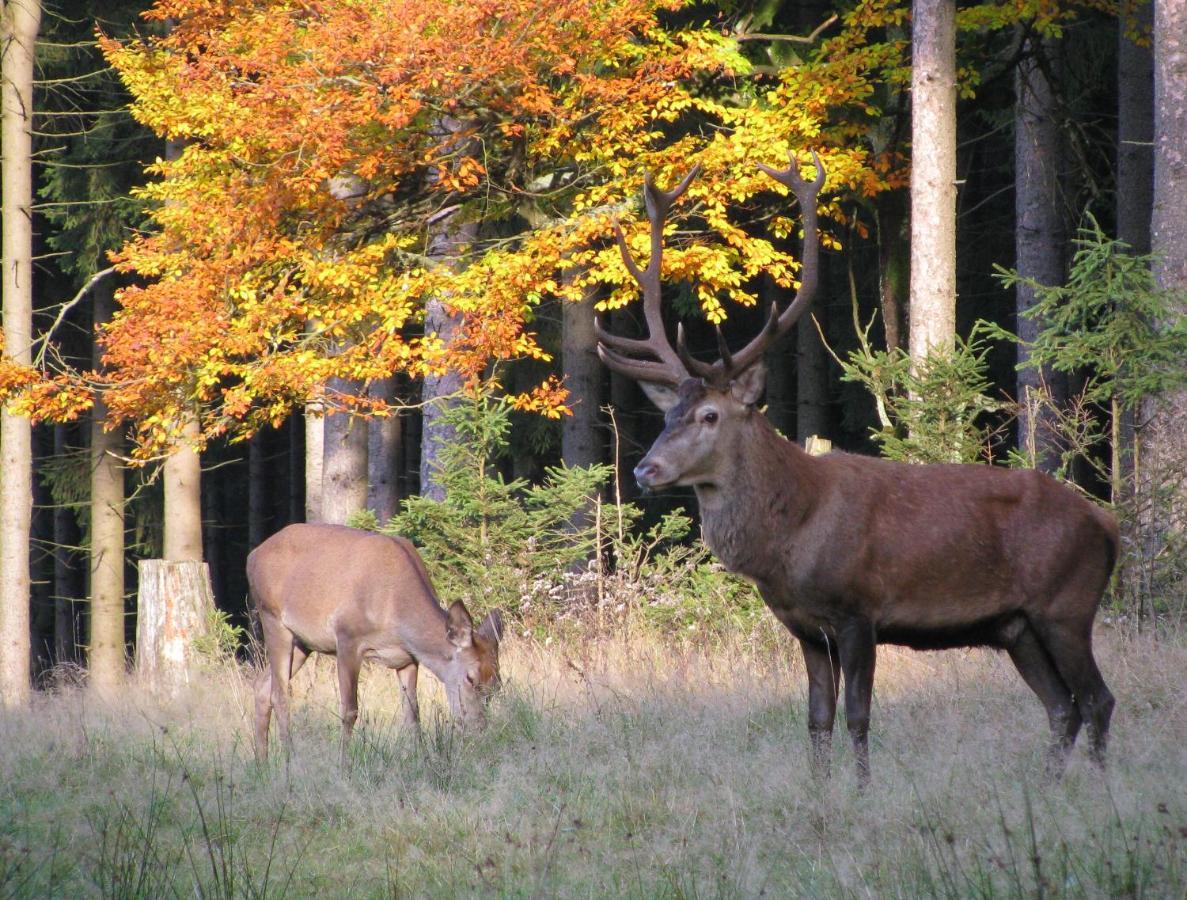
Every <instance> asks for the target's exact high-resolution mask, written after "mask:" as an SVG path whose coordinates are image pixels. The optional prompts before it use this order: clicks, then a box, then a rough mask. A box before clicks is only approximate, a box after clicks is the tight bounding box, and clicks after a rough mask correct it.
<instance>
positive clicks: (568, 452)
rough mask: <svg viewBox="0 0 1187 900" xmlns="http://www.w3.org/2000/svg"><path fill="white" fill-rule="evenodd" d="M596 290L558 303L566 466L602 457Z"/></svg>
mask: <svg viewBox="0 0 1187 900" xmlns="http://www.w3.org/2000/svg"><path fill="white" fill-rule="evenodd" d="M596 299H597V294H596V291H595V290H593V289H587V291H586V294H585V296H584V297H583V298H582V299H581V301H580V302H576V303H575V302H571V301H562V302H561V359H562V362H563V364H564V367H565V369H564V371H565V387H567V388H568V389H569V410H570V411H571V412H572V415H569V416H562V417H561V459H562V460H563V461H564V463H565V465H566V466H592V465H597V464H598V463H600V462H602V461H603V460H604V459H605V447H604V444H605V440H604V436H603V434H604V433H603V431H602V422H601V418H602V403H603V397H602V384H603V376H604V374H605V373H604V372H603V371H602V363H601V361H600V360H599V359H598V356H597V349H596V344H597V337H596V335H595V334H594V302H595V300H596Z"/></svg>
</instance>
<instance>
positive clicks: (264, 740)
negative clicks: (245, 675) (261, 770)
mask: <svg viewBox="0 0 1187 900" xmlns="http://www.w3.org/2000/svg"><path fill="white" fill-rule="evenodd" d="M269 665H270V663H265V664H264V669H263V671H261V672H260V674H259V676H257V678H256V683H255V700H256V732H255V738H256V759H258V760H264V759H267V758H268V727H269V725H270V724H271V722H272V673H271V672H270V671H269V670H268V669H269Z"/></svg>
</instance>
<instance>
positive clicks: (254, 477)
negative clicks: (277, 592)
mask: <svg viewBox="0 0 1187 900" xmlns="http://www.w3.org/2000/svg"><path fill="white" fill-rule="evenodd" d="M269 468H270V467H269V466H268V448H267V446H266V444H265V441H264V432H263V431H257V432H256V433H255V434H253V435H252V436H251V438H250V440H248V442H247V549H248V552H250V551H252V550H254V549H255V548H256V547H258V546H260V544H261V543H263V541H264V538H266V537H267V536H268V535H269V534H270V533H271V532H270V531H269V530H268V524H269V521H268V520H269V515H268V477H269V474H268V469H269Z"/></svg>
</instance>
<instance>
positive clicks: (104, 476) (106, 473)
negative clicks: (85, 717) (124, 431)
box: [87, 279, 125, 693]
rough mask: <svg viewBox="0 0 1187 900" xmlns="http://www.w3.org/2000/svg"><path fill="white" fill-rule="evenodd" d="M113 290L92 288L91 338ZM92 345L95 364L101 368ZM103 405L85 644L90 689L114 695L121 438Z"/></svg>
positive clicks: (109, 309)
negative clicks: (110, 427)
mask: <svg viewBox="0 0 1187 900" xmlns="http://www.w3.org/2000/svg"><path fill="white" fill-rule="evenodd" d="M114 291H115V286H114V284H112V282H111V280H110V279H105V280H104V281H101V282H100V283H99V284H97V285H95V286H94V287H93V288H92V289H91V298H92V302H93V304H94V305H93V309H94V312H93V323H94V324H93V327H92V329H91V331H92V334H98V330H99V326H100V325H102V324H103V323H105V322H108V321H110V320H111V316H112V313H113V312H114V310H115V299H114V296H113V295H114ZM100 356H101V351H100V349H99V346H98V344H96V345H95V350H94V359H93V365H94V366H95V368H96V369H99V368H100V366H101V359H100ZM106 418H107V404H106V403H104V401H103V395H102V394H100V393H97V394H96V395H95V406H94V408H93V409H92V411H91V450H90V461H91V560H90V569H91V608H90V632H89V637H88V640H87V643H88V645H89V649H88V652H87V669H88V678H89V684H90V687H91V688H92V689H93V690H95V691H98V692H99V693H113V692H114V691H115V690H116V689H118V688H119V687H120V685H122V684H123V681H124V668H125V660H124V644H125V639H124V470H123V467H122V466H121V465H120V461H119V453H120V449H121V447H120V438H119V435H118V434H116V433H115V432H112V431H104V430H103V423H104V421H105V420H106Z"/></svg>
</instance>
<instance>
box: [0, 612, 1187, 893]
mask: <svg viewBox="0 0 1187 900" xmlns="http://www.w3.org/2000/svg"><path fill="white" fill-rule="evenodd" d="M1099 647H1100V661H1101V667H1102V669H1103V671H1104V672H1105V675H1106V679H1107V680H1108V681H1109V683H1110V686H1111V687H1112V689H1113V691H1114V693H1115V694H1116V695H1117V698H1118V706H1117V713H1116V716H1115V718H1114V729H1113V735H1114V738H1113V743H1112V746H1111V759H1112V764H1111V767H1110V769H1109V770H1108V772H1107V773H1106V774H1105V775H1104V776H1102V775H1101V774H1099V773H1098V772H1096V771H1095V770H1094V769H1093V768H1092V767H1091V766H1089V765H1088V764H1087V762H1086V761H1085V759H1084V758H1083V756H1082V753H1081V752H1080V751H1077V753H1076V755H1075V756H1074V758H1073V763H1072V765H1071V767H1070V768H1069V771H1068V774H1067V777H1066V778H1065V779H1064V781H1063V782H1062V783H1060V784H1050V783H1048V782H1046V781H1045V780H1044V777H1043V750H1044V747H1045V743H1046V722H1045V716H1044V715H1043V712H1042V708H1041V706H1040V705H1039V703H1038V701H1037V700H1035V699H1034V698H1033V697H1032V696H1031V695H1030V694H1029V692H1028V691H1027V689H1026V687H1025V686H1024V685H1023V683H1022V681H1021V680H1020V679H1019V678H1018V676H1017V675H1016V674H1015V673H1014V671H1013V669H1012V668H1011V666H1010V664H1009V661H1008V659H1007V658H1005V657H1004V656H1001V655H998V654H995V653H992V652H987V651H966V652H952V653H942V654H918V653H912V652H909V651H898V650H895V649H893V648H884V649H882V650H881V651H880V655H879V666H878V677H877V683H876V689H875V709H874V727H873V746H872V760H873V765H874V778H875V782H874V785H873V787H872V788H871V789H870V791H869V792H868V793H867V794H866V795H865V796H859V795H858V794H857V793H856V791H855V786H854V779H853V775H852V760H851V758H850V755H849V752H848V747H847V743H848V742H847V739H845V735H844V726H843V722H841V723H839V727H838V733H837V740H836V748H835V750H836V758H835V761H834V769H835V771H836V776H835V777H834V778H833V779H832V780H831V781H830V782H828V783H825V784H817V783H814V782H813V781H812V780H811V779H810V778H809V776H808V773H807V736H806V727H805V704H806V696H805V695H806V686H805V679H804V674H803V666H802V662H801V660H800V658H799V654H798V651H796V650H793V649H792V648H791V647H790V645H789V642H788V641H786V640H784V639H783V638H782V637H781V636H779V635H777V634H776V633H775V632H774V630H773V629H772V630H771V631H769V632H768V633H765V634H760V635H758V636H757V638H756V637H754V636H751V638H750V639H748V640H742V639H737V640H735V641H732V642H725V643H722V644H718V645H716V646H713V647H709V648H704V647H701V648H697V647H680V648H673V647H671V646H667V645H665V644H663V643H661V642H659V641H657V640H656V639H654V638H651V637H646V636H633V637H629V636H628V637H622V636H620V637H613V638H603V639H599V640H597V641H593V642H590V643H586V644H569V645H561V644H559V643H553V644H552V645H551V646H545V645H542V644H540V643H535V642H527V641H519V642H513V643H511V644H509V645H508V646H507V648H506V651H505V655H504V678H505V683H506V690H505V691H504V695H503V696H502V698H501V699H500V701H499V702H498V705H497V708H496V709H495V711H494V715H493V717H492V722H491V724H490V727H488V728H487V729H486V730H485V731H484V732H481V733H464V732H461V731H459V730H457V729H454V728H452V727H451V726H449V725H448V723H446V722H445V720H444V712H445V704H444V700H443V697H442V695H441V692H440V689H439V687H438V686H437V685H436V684H435V682H433V681H432V679H431V677H426V678H425V679H423V680H422V686H421V691H422V713H423V717H424V721H425V724H424V728H423V729H422V733H421V735H420V736H419V737H418V736H416V735H415V734H411V733H408V732H407V731H406V730H404V729H402V728H401V727H400V726H399V725H398V724H397V723H398V721H399V716H400V710H399V702H398V697H397V695H396V681H395V677H394V675H393V674H392V673H390V672H387V671H385V670H381V669H376V668H371V669H369V670H368V671H367V672H366V673H365V676H364V681H363V686H362V698H361V704H362V709H363V716H364V718H363V720H362V723H361V726H360V728H359V730H358V732H357V737H356V741H355V744H354V746H353V769H352V771H351V772H349V773H343V772H341V771H340V770H339V768H338V764H337V734H338V724H337V719H336V710H337V699H336V695H335V687H334V679H333V663H332V660H320V661H317V662H315V663H311V665H310V666H309V667H308V669H309V671H307V672H306V673H302V674H301V675H300V676H299V677H298V678H297V680H296V684H295V686H294V688H295V696H294V733H295V737H296V747H295V752H294V755H293V757H292V759H291V761H290V762H289V763H288V765H287V766H286V765H285V763H284V762H283V761H281V760H274V761H273V762H272V763H271V764H270V765H268V766H266V767H263V768H259V767H257V766H256V765H255V764H254V763H253V762H252V761H251V748H250V714H251V712H250V711H251V692H250V684H249V682H248V680H247V677H246V675H247V673H246V672H245V671H244V670H240V669H239V668H236V667H231V666H227V667H224V668H218V669H215V670H212V671H209V672H207V673H205V674H204V675H203V676H202V678H201V680H200V682H199V683H197V684H195V685H194V686H193V689H192V690H191V691H190V692H189V693H188V694H187V695H186V696H185V697H184V698H182V699H181V700H180V701H178V702H176V703H173V704H171V705H167V706H162V705H161V704H159V703H158V702H156V701H155V700H154V699H153V698H152V697H149V696H146V695H144V694H143V693H140V692H138V691H137V690H136V689H135V688H131V689H129V690H128V692H127V693H126V694H125V695H124V696H122V697H121V698H120V699H119V702H118V703H115V704H107V705H105V704H102V703H99V702H96V701H94V700H92V699H91V698H89V697H87V696H86V695H85V694H84V693H81V692H80V691H78V690H76V689H69V688H67V689H64V690H62V691H61V692H59V693H57V694H55V695H52V696H42V697H40V698H38V701H37V703H36V705H35V706H34V707H33V709H32V710H31V711H30V712H28V713H19V714H13V713H7V714H5V715H4V718H2V719H0V784H2V785H3V787H0V896H44V895H69V896H87V895H92V896H103V897H115V896H121V897H133V896H146V897H148V896H151V897H158V896H170V895H182V894H185V895H194V894H197V895H199V896H203V897H205V896H220V897H239V896H248V897H255V896H269V895H293V896H313V895H319V894H326V893H330V894H333V895H345V894H358V895H364V896H367V895H373V894H384V895H394V894H397V893H399V894H405V893H411V894H416V895H453V894H458V893H463V894H466V893H482V894H499V895H513V896H540V895H565V896H567V895H580V896H589V895H614V896H619V895H627V896H640V897H644V896H645V897H652V896H672V897H690V896H698V897H699V896H705V895H709V896H735V895H737V896H754V895H757V894H762V893H767V894H773V895H777V896H804V897H818V896H852V895H856V896H871V897H873V896H877V897H882V896H903V897H913V896H923V895H927V896H931V895H943V896H956V897H964V896H998V895H1007V896H1015V895H1017V896H1031V895H1034V894H1037V893H1044V894H1049V895H1053V896H1070V897H1081V896H1088V897H1097V896H1116V895H1134V896H1136V895H1143V896H1145V895H1152V896H1171V895H1176V896H1177V895H1181V892H1182V889H1183V888H1182V885H1183V884H1184V883H1187V796H1185V794H1184V791H1183V784H1184V781H1185V776H1187V685H1185V683H1184V677H1183V673H1184V672H1185V671H1187V640H1184V639H1183V638H1182V637H1176V638H1172V639H1164V640H1161V641H1154V640H1152V639H1149V638H1144V637H1143V638H1138V637H1132V636H1125V635H1121V634H1117V633H1110V632H1104V633H1102V634H1101V635H1100V636H1099Z"/></svg>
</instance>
